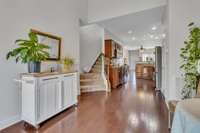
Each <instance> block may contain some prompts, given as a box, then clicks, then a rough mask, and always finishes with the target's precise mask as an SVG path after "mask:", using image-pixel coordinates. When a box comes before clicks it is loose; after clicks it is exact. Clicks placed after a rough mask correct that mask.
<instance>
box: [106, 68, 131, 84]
mask: <svg viewBox="0 0 200 133" xmlns="http://www.w3.org/2000/svg"><path fill="white" fill-rule="evenodd" d="M109 71H110V75H109V79H110V83H111V87H112V88H117V87H118V86H119V85H121V84H124V83H126V82H127V80H128V71H129V67H128V66H126V65H124V66H120V67H113V66H110V69H109Z"/></svg>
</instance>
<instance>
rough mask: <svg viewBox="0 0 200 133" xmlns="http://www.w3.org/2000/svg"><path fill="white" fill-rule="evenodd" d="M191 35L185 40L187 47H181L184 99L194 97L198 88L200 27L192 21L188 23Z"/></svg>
mask: <svg viewBox="0 0 200 133" xmlns="http://www.w3.org/2000/svg"><path fill="white" fill-rule="evenodd" d="M188 27H189V31H190V35H189V37H188V39H187V40H186V41H185V42H184V43H185V47H184V48H181V54H180V56H181V58H182V61H183V62H182V65H181V69H182V70H183V72H184V75H183V76H184V81H185V84H184V87H183V89H182V96H183V99H185V98H190V97H192V95H193V93H192V92H196V89H197V80H198V79H197V76H198V72H197V64H198V60H199V59H200V27H197V26H195V25H194V23H190V24H189V25H188Z"/></svg>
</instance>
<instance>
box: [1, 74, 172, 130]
mask: <svg viewBox="0 0 200 133" xmlns="http://www.w3.org/2000/svg"><path fill="white" fill-rule="evenodd" d="M133 77H134V76H133ZM130 79H133V78H130ZM132 81H134V80H132ZM153 86H154V84H153V82H152V81H145V80H137V83H136V85H135V83H134V82H131V81H130V82H129V83H128V84H126V85H124V86H121V87H119V88H118V89H114V90H113V91H112V93H104V92H96V93H87V94H83V95H82V96H81V97H80V102H79V105H78V107H77V109H75V108H71V109H69V110H68V111H65V112H63V113H62V114H60V115H58V116H56V117H54V118H53V119H51V120H49V121H48V122H46V123H44V124H43V125H41V128H40V129H39V131H38V132H44V133H168V125H167V123H168V122H167V109H166V106H165V104H164V100H162V98H161V96H160V94H156V93H155V92H154V91H153ZM32 132H36V131H35V130H34V129H32V128H30V127H28V128H27V129H26V130H24V128H23V123H19V124H16V125H14V126H12V127H10V128H7V129H5V130H3V131H2V132H1V133H32Z"/></svg>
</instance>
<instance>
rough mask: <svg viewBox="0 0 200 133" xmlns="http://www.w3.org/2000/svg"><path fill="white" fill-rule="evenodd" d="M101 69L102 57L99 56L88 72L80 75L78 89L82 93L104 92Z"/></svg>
mask: <svg viewBox="0 0 200 133" xmlns="http://www.w3.org/2000/svg"><path fill="white" fill-rule="evenodd" d="M102 67H103V56H102V55H100V56H99V57H98V58H97V60H96V62H95V63H94V65H93V66H92V68H91V70H90V72H88V73H83V74H81V75H80V88H81V92H82V93H85V92H95V91H106V86H105V84H104V79H103V76H102V71H103V69H102Z"/></svg>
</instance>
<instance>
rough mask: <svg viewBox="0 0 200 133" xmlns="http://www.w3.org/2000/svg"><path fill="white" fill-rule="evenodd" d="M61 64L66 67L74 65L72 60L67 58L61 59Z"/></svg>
mask: <svg viewBox="0 0 200 133" xmlns="http://www.w3.org/2000/svg"><path fill="white" fill-rule="evenodd" d="M63 64H64V65H66V66H72V65H73V64H74V59H72V58H69V57H65V58H64V59H63Z"/></svg>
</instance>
